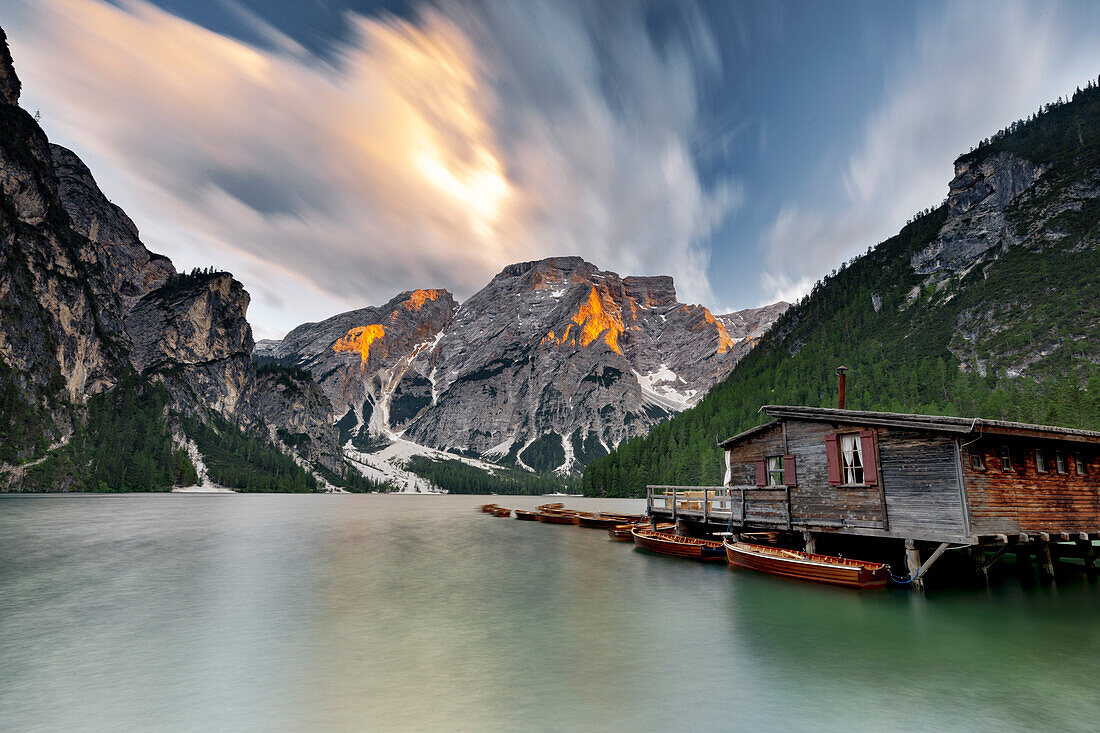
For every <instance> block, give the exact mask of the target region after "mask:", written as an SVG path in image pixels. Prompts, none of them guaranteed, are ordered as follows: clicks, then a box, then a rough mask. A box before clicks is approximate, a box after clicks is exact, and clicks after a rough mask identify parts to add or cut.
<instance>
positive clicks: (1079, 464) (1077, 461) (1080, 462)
mask: <svg viewBox="0 0 1100 733" xmlns="http://www.w3.org/2000/svg"><path fill="white" fill-rule="evenodd" d="M1073 463H1074V465H1075V467H1076V469H1077V475H1078V476H1084V475H1085V473H1086V471H1087V470H1088V469H1087V468H1086V467H1085V457H1084V456H1083V455H1081V454H1080V453H1074V454H1073Z"/></svg>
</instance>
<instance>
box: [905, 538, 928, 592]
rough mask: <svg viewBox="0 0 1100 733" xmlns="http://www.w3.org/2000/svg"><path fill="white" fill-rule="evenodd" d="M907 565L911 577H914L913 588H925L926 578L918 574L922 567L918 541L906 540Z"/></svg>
mask: <svg viewBox="0 0 1100 733" xmlns="http://www.w3.org/2000/svg"><path fill="white" fill-rule="evenodd" d="M905 567H906V569H907V570H908V571H909V577H910V578H912V585H911V587H912V588H913V590H924V578H921V577H920V576H919V575H918V573H919V572H920V567H921V559H920V550H918V549H917V543H916V542H914V541H913V540H906V541H905Z"/></svg>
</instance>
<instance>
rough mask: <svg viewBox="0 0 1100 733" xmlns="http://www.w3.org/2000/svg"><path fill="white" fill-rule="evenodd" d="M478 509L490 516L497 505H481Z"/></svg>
mask: <svg viewBox="0 0 1100 733" xmlns="http://www.w3.org/2000/svg"><path fill="white" fill-rule="evenodd" d="M479 508H480V509H481V511H483V512H485V513H486V514H492V513H493V510H494V509H496V508H497V505H496V504H482V505H481V507H479Z"/></svg>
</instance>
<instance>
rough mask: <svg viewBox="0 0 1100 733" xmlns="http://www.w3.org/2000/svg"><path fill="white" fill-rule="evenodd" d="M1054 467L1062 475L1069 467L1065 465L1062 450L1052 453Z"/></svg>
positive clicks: (1064, 456) (1067, 471) (1064, 455)
mask: <svg viewBox="0 0 1100 733" xmlns="http://www.w3.org/2000/svg"><path fill="white" fill-rule="evenodd" d="M1054 467H1055V469H1057V471H1058V473H1060V474H1062V475H1063V476H1064V475H1066V474H1067V473H1069V467H1068V466H1067V465H1066V454H1065V453H1063V452H1062V451H1058V452H1057V453H1055V454H1054Z"/></svg>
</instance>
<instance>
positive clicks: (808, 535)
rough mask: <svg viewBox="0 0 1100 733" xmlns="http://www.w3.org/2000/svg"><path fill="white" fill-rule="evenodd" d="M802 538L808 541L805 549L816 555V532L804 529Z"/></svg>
mask: <svg viewBox="0 0 1100 733" xmlns="http://www.w3.org/2000/svg"><path fill="white" fill-rule="evenodd" d="M802 539H803V540H804V541H805V542H806V547H805V551H806V552H808V553H810V554H811V555H814V554H816V553H817V540H816V539H814V534H813V532H811V531H810V530H808V529H807V530H803V531H802Z"/></svg>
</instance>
